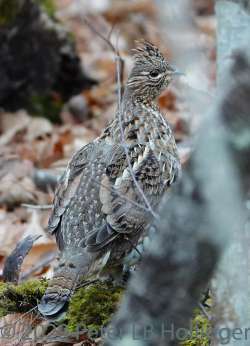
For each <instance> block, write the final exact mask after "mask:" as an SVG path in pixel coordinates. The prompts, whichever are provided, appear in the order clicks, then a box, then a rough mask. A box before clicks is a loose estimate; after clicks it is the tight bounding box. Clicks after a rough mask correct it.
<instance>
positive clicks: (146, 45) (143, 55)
mask: <svg viewBox="0 0 250 346" xmlns="http://www.w3.org/2000/svg"><path fill="white" fill-rule="evenodd" d="M136 43H137V47H136V48H134V49H132V52H133V55H134V60H135V62H136V63H137V62H138V63H140V64H141V63H155V62H156V61H158V62H163V61H165V58H164V56H163V55H162V54H161V52H160V51H159V49H158V48H157V47H156V46H155V45H153V44H152V43H150V42H148V41H146V40H144V41H137V42H136Z"/></svg>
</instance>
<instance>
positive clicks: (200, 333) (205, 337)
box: [181, 310, 211, 346]
mask: <svg viewBox="0 0 250 346" xmlns="http://www.w3.org/2000/svg"><path fill="white" fill-rule="evenodd" d="M210 331H211V323H210V322H209V320H208V319H207V318H206V317H205V316H204V315H201V314H200V311H199V310H196V311H195V316H194V318H193V320H192V337H191V338H189V339H187V340H185V341H184V342H182V343H181V345H182V346H209V345H210V339H209V335H210Z"/></svg>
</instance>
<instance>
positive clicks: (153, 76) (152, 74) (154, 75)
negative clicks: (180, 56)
mask: <svg viewBox="0 0 250 346" xmlns="http://www.w3.org/2000/svg"><path fill="white" fill-rule="evenodd" d="M149 75H150V77H152V78H157V77H159V75H160V71H159V70H153V71H151V72H150V73H149Z"/></svg>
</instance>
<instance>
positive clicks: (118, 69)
mask: <svg viewBox="0 0 250 346" xmlns="http://www.w3.org/2000/svg"><path fill="white" fill-rule="evenodd" d="M83 21H84V22H85V23H86V24H87V25H88V27H89V28H90V29H91V30H92V31H93V32H94V33H95V34H96V35H97V36H99V37H100V38H101V39H102V40H103V41H104V42H106V44H107V45H108V46H109V48H110V49H111V51H112V52H113V53H114V54H115V61H116V77H117V87H118V110H117V113H118V120H119V127H120V132H121V141H122V147H123V148H124V151H125V155H126V160H127V163H128V168H129V172H130V175H131V177H132V179H133V182H134V184H135V186H136V188H137V190H138V192H139V193H140V195H141V197H142V199H143V201H144V203H145V204H146V206H147V209H148V211H149V212H150V213H151V214H152V216H153V217H154V218H158V215H157V214H156V213H155V212H154V211H153V209H152V207H151V205H150V203H149V201H148V199H147V197H146V195H145V194H144V192H143V190H142V188H141V186H140V184H139V183H138V181H137V180H136V177H135V174H134V172H133V167H132V165H131V162H130V157H129V153H128V148H127V145H126V139H125V135H124V130H123V119H122V114H123V109H122V78H123V77H122V76H123V72H122V71H123V66H124V61H123V59H122V58H121V56H120V53H119V50H118V48H117V47H114V45H113V44H112V42H111V41H110V36H108V38H107V37H105V36H104V35H103V34H102V33H101V32H99V31H98V30H97V29H96V28H95V27H94V26H93V25H92V23H91V22H90V21H89V20H88V19H87V18H86V17H83ZM116 46H118V37H117V42H116Z"/></svg>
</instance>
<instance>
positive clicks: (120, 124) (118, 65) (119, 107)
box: [116, 51, 158, 218]
mask: <svg viewBox="0 0 250 346" xmlns="http://www.w3.org/2000/svg"><path fill="white" fill-rule="evenodd" d="M120 67H121V57H120V54H119V52H118V51H116V72H117V85H118V110H117V112H118V120H119V127H120V132H121V141H122V146H123V148H124V151H125V154H126V160H127V163H128V168H129V171H130V175H131V177H132V179H133V182H134V184H135V186H136V188H137V190H138V191H139V193H140V195H141V197H142V199H143V201H144V203H145V204H146V206H147V208H148V210H149V212H150V213H151V214H152V215H153V217H155V218H157V217H158V216H157V214H156V213H155V212H154V211H153V209H152V207H151V205H150V203H149V201H148V199H147V197H146V196H145V194H144V192H143V190H142V188H141V186H140V184H139V183H138V181H137V180H136V177H135V175H134V172H133V167H132V165H131V162H130V157H129V153H128V148H127V145H126V139H125V135H124V130H123V119H122V114H123V109H122V91H121V80H120V76H121V70H120Z"/></svg>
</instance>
